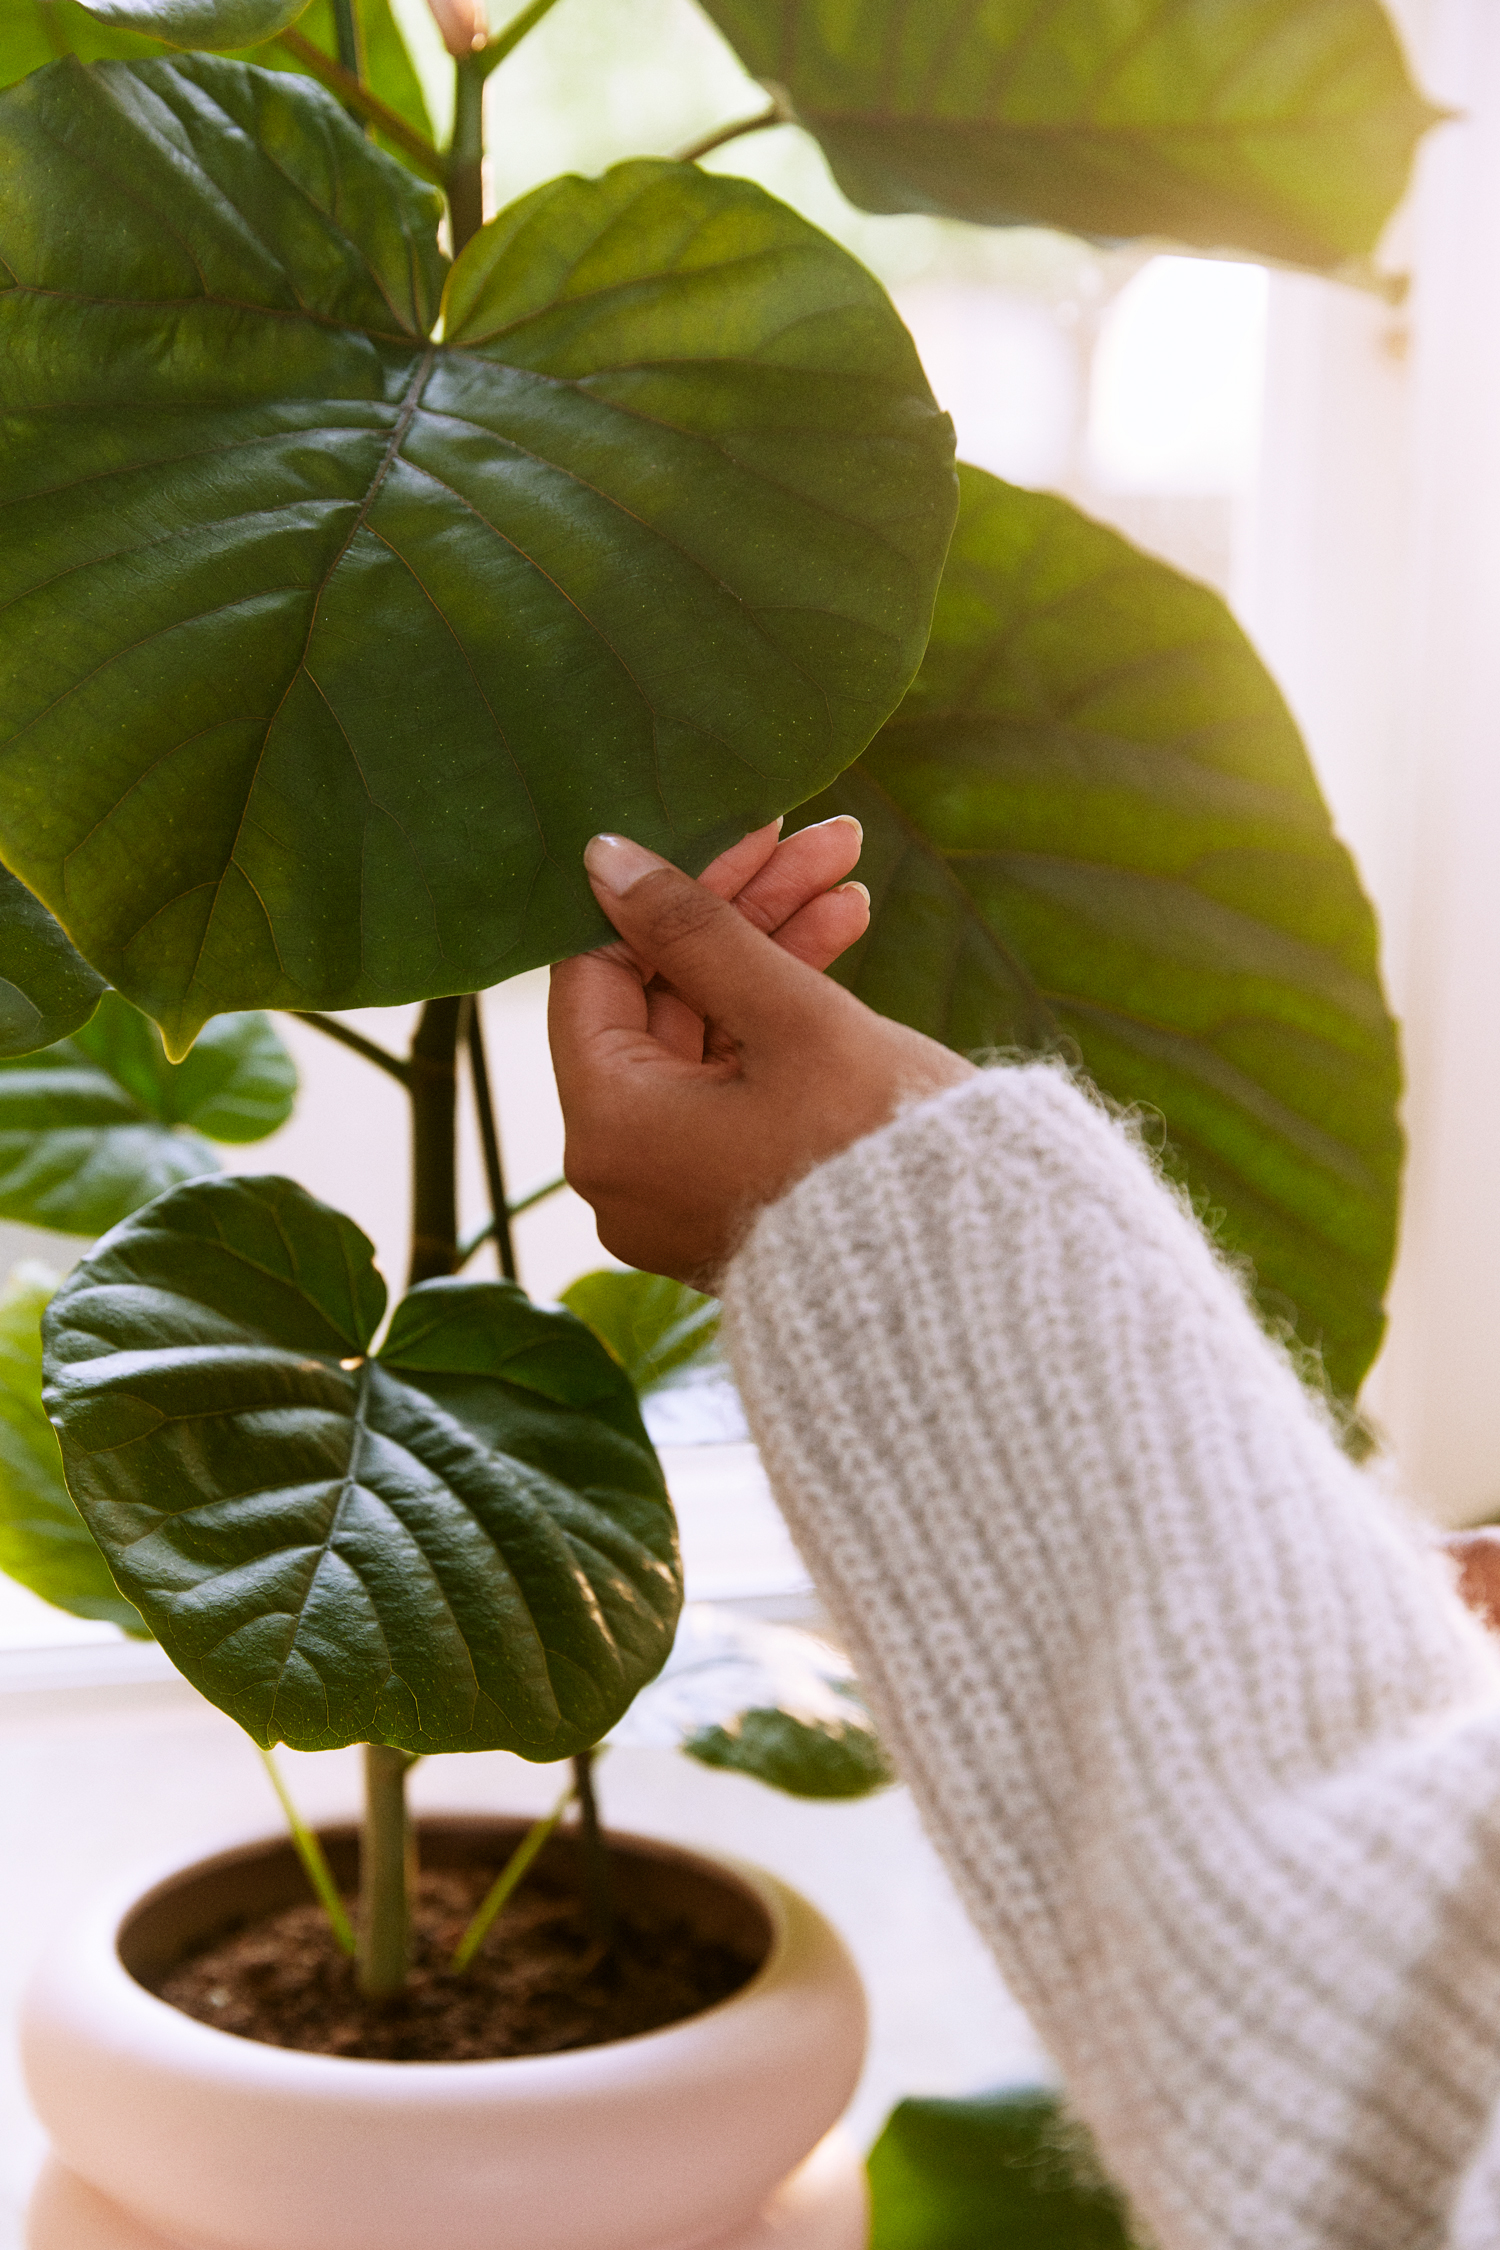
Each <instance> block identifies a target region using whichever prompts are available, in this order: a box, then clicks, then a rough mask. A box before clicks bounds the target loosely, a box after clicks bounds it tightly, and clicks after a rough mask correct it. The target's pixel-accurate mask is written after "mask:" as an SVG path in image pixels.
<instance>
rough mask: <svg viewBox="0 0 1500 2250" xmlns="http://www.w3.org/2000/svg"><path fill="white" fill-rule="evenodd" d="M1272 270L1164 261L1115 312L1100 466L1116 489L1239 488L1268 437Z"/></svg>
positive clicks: (1098, 447)
mask: <svg viewBox="0 0 1500 2250" xmlns="http://www.w3.org/2000/svg"><path fill="white" fill-rule="evenodd" d="M1265 334H1266V273H1265V269H1264V268H1263V267H1261V266H1249V265H1235V264H1230V263H1228V262H1224V261H1220V260H1218V259H1210V258H1153V259H1151V261H1150V262H1149V264H1147V265H1145V266H1143V267H1142V268H1141V270H1140V272H1139V273H1137V274H1135V275H1134V276H1133V277H1132V278H1131V280H1129V281H1128V282H1127V283H1126V285H1125V287H1124V288H1123V289H1122V290H1121V291H1120V294H1119V295H1118V297H1116V298H1115V300H1114V302H1113V304H1112V305H1111V306H1110V308H1109V310H1108V312H1107V313H1106V314H1105V316H1104V321H1103V326H1102V331H1101V334H1100V338H1099V345H1098V349H1097V351H1096V353H1095V356H1094V369H1093V381H1092V385H1091V390H1090V398H1089V467H1090V473H1091V476H1092V479H1093V481H1094V482H1095V483H1097V484H1098V485H1099V486H1100V488H1101V489H1102V490H1104V491H1106V492H1151V493H1203V494H1214V493H1234V492H1238V491H1241V490H1243V489H1244V487H1245V486H1246V485H1248V483H1249V481H1250V478H1251V476H1252V474H1253V473H1254V469H1255V460H1256V453H1257V449H1258V444H1259V437H1260V414H1261V391H1262V382H1263V375H1264V367H1265Z"/></svg>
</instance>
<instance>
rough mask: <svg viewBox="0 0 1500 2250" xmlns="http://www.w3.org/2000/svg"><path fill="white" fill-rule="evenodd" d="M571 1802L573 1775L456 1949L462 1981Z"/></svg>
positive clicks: (512, 1857) (457, 1971)
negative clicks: (499, 1916) (497, 1919)
mask: <svg viewBox="0 0 1500 2250" xmlns="http://www.w3.org/2000/svg"><path fill="white" fill-rule="evenodd" d="M572 1802H573V1780H572V1776H571V1775H570V1776H569V1778H568V1786H567V1788H566V1789H565V1790H564V1791H563V1793H562V1795H561V1796H560V1797H559V1798H558V1800H557V1803H556V1804H555V1805H554V1806H553V1808H552V1810H551V1812H549V1813H543V1815H542V1817H541V1819H540V1820H538V1821H535V1822H534V1823H533V1824H532V1826H531V1827H530V1828H528V1829H527V1831H526V1833H525V1835H524V1836H523V1837H522V1838H521V1841H520V1842H519V1844H517V1846H516V1848H515V1850H514V1851H513V1852H512V1853H511V1855H510V1858H509V1859H508V1860H507V1861H506V1862H505V1865H504V1866H503V1867H502V1868H501V1870H500V1873H499V1874H498V1875H497V1876H496V1878H495V1880H494V1882H493V1883H492V1884H491V1885H490V1888H489V1889H488V1891H486V1893H485V1895H484V1902H483V1904H482V1905H481V1906H480V1909H479V1911H478V1913H477V1914H476V1915H475V1916H474V1919H473V1921H472V1922H471V1923H470V1924H469V1926H468V1928H467V1929H466V1930H465V1931H464V1934H463V1936H462V1937H461V1938H460V1939H459V1941H458V1944H457V1946H456V1948H455V1949H454V1954H453V1959H452V1961H451V1962H450V1964H449V1966H450V1967H451V1969H452V1971H453V1974H454V1975H455V1976H458V1977H461V1976H463V1975H464V1974H465V1973H466V1972H467V1970H468V1969H469V1967H470V1965H471V1963H472V1962H473V1959H474V1956H475V1954H476V1953H477V1952H478V1951H479V1948H480V1947H481V1946H482V1945H483V1943H484V1941H485V1939H486V1938H487V1937H488V1936H489V1934H490V1931H491V1929H492V1928H493V1926H494V1923H495V1918H496V1916H497V1915H498V1914H499V1913H500V1912H501V1911H502V1909H503V1908H504V1907H505V1906H506V1905H507V1904H508V1903H509V1900H510V1897H511V1894H512V1892H513V1891H514V1890H515V1889H516V1887H517V1885H518V1884H519V1883H520V1881H521V1878H522V1876H523V1875H524V1874H525V1873H526V1870H527V1868H528V1867H530V1865H531V1863H532V1861H533V1860H534V1859H535V1858H536V1855H537V1853H538V1852H539V1851H540V1850H541V1848H542V1846H543V1844H545V1843H546V1841H547V1838H548V1837H549V1836H550V1835H551V1834H552V1833H553V1831H554V1829H555V1828H556V1827H557V1824H558V1822H559V1821H560V1820H561V1819H562V1816H563V1814H564V1813H565V1812H566V1811H567V1809H568V1807H569V1805H570V1804H571V1803H572Z"/></svg>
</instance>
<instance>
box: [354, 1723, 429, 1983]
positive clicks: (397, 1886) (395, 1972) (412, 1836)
mask: <svg viewBox="0 0 1500 2250" xmlns="http://www.w3.org/2000/svg"><path fill="white" fill-rule="evenodd" d="M415 1762H416V1761H415V1760H414V1759H412V1758H410V1757H408V1756H407V1754H406V1752H405V1751H404V1750H391V1749H388V1748H387V1747H386V1745H385V1744H384V1743H379V1742H367V1743H366V1744H365V1818H364V1827H363V1829H362V1831H361V1834H360V1849H359V1952H358V1962H359V1989H360V1991H361V1992H362V1993H364V1995H365V1997H366V1998H367V1999H369V2000H393V1999H395V1997H396V1995H397V1994H398V1993H399V1992H400V1991H401V1988H402V1986H403V1985H404V1984H405V1982H406V1963H407V1953H408V1949H409V1946H410V1930H411V1894H412V1891H413V1890H414V1888H415V1886H416V1880H417V1839H416V1831H415V1830H414V1829H413V1827H412V1824H411V1821H410V1819H409V1817H408V1815H407V1807H406V1773H407V1768H408V1767H409V1766H411V1765H413V1764H415Z"/></svg>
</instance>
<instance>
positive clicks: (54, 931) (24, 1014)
mask: <svg viewBox="0 0 1500 2250" xmlns="http://www.w3.org/2000/svg"><path fill="white" fill-rule="evenodd" d="M103 990H104V979H103V978H102V977H101V976H98V975H97V974H96V973H95V971H94V970H93V969H91V968H90V967H89V965H88V963H87V961H85V960H84V958H83V956H82V954H81V953H78V952H76V951H75V950H74V948H73V946H72V945H70V944H69V942H68V939H67V937H66V935H65V934H64V932H63V931H62V930H61V929H60V928H59V927H58V925H57V923H56V922H55V921H54V920H53V918H52V916H51V915H50V914H49V913H48V912H47V909H46V907H45V906H43V904H42V902H41V900H40V899H38V898H34V897H33V896H32V894H31V892H30V891H28V890H27V888H26V885H25V884H24V883H21V882H18V881H17V880H16V878H15V876H14V875H12V874H11V873H10V872H9V871H8V869H6V868H4V867H0V1060H4V1059H6V1058H8V1057H9V1056H12V1055H31V1054H35V1053H36V1051H37V1049H38V1048H39V1047H50V1046H51V1045H52V1043H53V1041H54V1040H56V1039H65V1038H66V1037H67V1035H68V1033H69V1032H70V1031H77V1030H79V1029H80V1027H81V1026H82V1025H84V1024H86V1023H87V1022H88V1020H89V1017H90V1016H91V1015H92V1014H93V1012H94V1010H95V1009H96V1008H97V1007H98V1005H99V997H100V994H101V993H102V992H103Z"/></svg>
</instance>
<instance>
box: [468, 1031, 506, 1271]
mask: <svg viewBox="0 0 1500 2250" xmlns="http://www.w3.org/2000/svg"><path fill="white" fill-rule="evenodd" d="M469 1080H470V1083H471V1085H472V1086H473V1089H474V1109H475V1114H476V1115H477V1117H478V1119H479V1141H480V1146H481V1147H482V1148H483V1150H484V1176H485V1181H486V1184H487V1185H488V1188H489V1191H490V1232H491V1233H492V1234H493V1235H494V1238H495V1249H496V1252H497V1254H498V1256H499V1259H500V1271H501V1272H502V1273H503V1274H504V1276H505V1278H506V1280H507V1281H514V1280H515V1278H516V1252H515V1245H514V1243H513V1242H512V1241H511V1237H510V1205H509V1203H508V1202H507V1201H506V1198H505V1167H504V1165H503V1164H502V1163H501V1161H500V1133H499V1129H498V1127H497V1125H496V1123H495V1098H494V1095H493V1094H492V1092H491V1091H490V1072H489V1064H488V1063H487V1061H486V1060H485V1053H484V1025H483V1023H482V1022H481V1020H480V1015H479V995H478V993H477V992H476V993H475V994H474V995H473V997H472V999H471V1000H470V1002H469Z"/></svg>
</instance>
